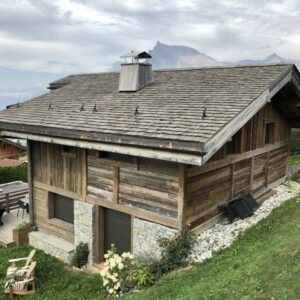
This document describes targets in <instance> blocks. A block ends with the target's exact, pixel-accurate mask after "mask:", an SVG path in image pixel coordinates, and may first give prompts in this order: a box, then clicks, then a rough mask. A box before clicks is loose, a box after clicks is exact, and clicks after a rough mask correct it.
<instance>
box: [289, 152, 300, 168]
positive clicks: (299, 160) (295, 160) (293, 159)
mask: <svg viewBox="0 0 300 300" xmlns="http://www.w3.org/2000/svg"><path fill="white" fill-rule="evenodd" d="M297 164H300V154H292V155H290V156H289V165H290V166H291V165H297Z"/></svg>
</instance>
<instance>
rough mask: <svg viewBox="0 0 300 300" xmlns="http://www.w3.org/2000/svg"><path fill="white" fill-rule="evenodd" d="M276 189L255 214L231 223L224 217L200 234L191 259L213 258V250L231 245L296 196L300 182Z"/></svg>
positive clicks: (195, 260) (196, 260)
mask: <svg viewBox="0 0 300 300" xmlns="http://www.w3.org/2000/svg"><path fill="white" fill-rule="evenodd" d="M275 191H276V192H277V193H276V194H275V195H273V196H272V197H270V198H269V199H267V200H265V201H264V202H263V203H262V205H261V206H260V207H259V208H258V209H257V210H256V212H255V213H254V215H253V216H251V217H248V218H247V219H245V220H237V221H235V222H233V223H231V224H228V221H227V219H224V221H223V222H222V223H219V224H216V225H215V226H213V227H211V228H210V229H208V230H206V231H205V232H203V233H201V234H200V235H198V237H197V241H198V243H197V244H196V246H195V247H194V249H193V251H192V253H191V255H190V260H191V261H193V262H203V261H204V260H206V259H209V258H211V257H212V254H213V252H217V251H219V250H221V249H225V248H227V247H229V246H230V245H231V244H232V242H233V241H234V240H235V239H236V238H237V236H238V235H239V234H240V233H241V232H243V231H245V230H246V229H248V228H250V227H252V226H253V225H255V224H257V223H258V222H259V221H260V220H262V219H264V218H266V217H267V216H268V215H269V214H270V213H271V212H272V210H273V209H274V208H276V207H278V206H280V205H281V204H282V203H283V202H285V201H287V200H289V199H291V198H293V197H294V196H296V195H297V194H298V193H299V192H300V184H299V183H296V182H289V184H288V186H287V185H284V184H282V185H280V186H278V187H277V188H275Z"/></svg>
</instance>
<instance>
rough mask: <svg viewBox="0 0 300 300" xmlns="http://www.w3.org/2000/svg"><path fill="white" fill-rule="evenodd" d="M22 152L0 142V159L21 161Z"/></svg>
mask: <svg viewBox="0 0 300 300" xmlns="http://www.w3.org/2000/svg"><path fill="white" fill-rule="evenodd" d="M20 152H21V150H20V148H18V147H14V146H13V145H10V144H8V143H5V142H2V141H0V159H3V158H9V159H19V158H20Z"/></svg>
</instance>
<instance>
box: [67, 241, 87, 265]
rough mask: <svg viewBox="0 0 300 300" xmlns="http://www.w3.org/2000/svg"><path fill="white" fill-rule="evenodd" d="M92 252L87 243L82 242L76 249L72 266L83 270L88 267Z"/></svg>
mask: <svg viewBox="0 0 300 300" xmlns="http://www.w3.org/2000/svg"><path fill="white" fill-rule="evenodd" d="M89 254H90V250H89V246H88V244H87V243H83V242H80V243H79V245H78V246H77V247H76V249H75V253H74V256H73V257H72V261H71V264H72V266H73V267H76V268H82V267H83V266H86V264H87V262H88V258H89Z"/></svg>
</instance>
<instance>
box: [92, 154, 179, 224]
mask: <svg viewBox="0 0 300 300" xmlns="http://www.w3.org/2000/svg"><path fill="white" fill-rule="evenodd" d="M96 155H97V152H94V151H90V152H89V155H88V177H87V178H88V197H87V199H88V201H89V202H93V203H98V204H99V205H102V206H106V207H110V208H113V209H118V210H120V211H124V212H129V213H131V214H133V215H137V216H139V215H140V213H142V214H143V216H144V218H146V219H148V218H150V219H151V220H157V221H158V222H159V221H162V220H165V221H166V222H167V223H168V224H169V225H170V224H175V223H176V218H177V210H178V204H177V203H178V172H179V167H178V164H175V163H169V162H164V161H159V160H151V159H145V158H136V160H135V162H134V163H132V164H130V163H122V162H117V161H116V162H111V161H107V160H105V159H102V158H97V157H96ZM128 209H130V211H128ZM168 220H169V221H168Z"/></svg>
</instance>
